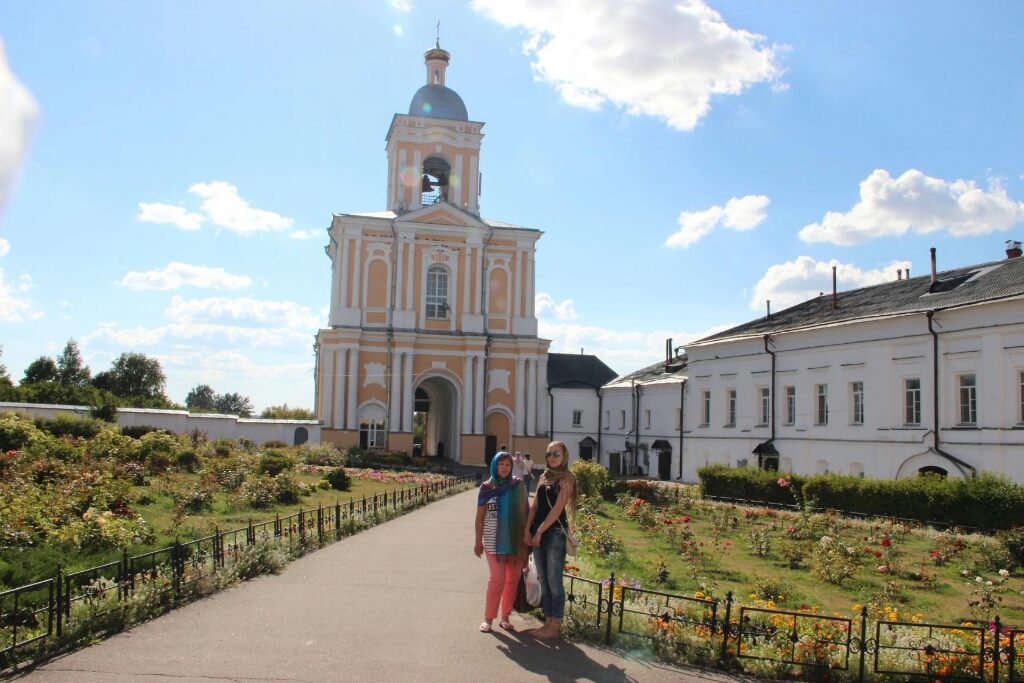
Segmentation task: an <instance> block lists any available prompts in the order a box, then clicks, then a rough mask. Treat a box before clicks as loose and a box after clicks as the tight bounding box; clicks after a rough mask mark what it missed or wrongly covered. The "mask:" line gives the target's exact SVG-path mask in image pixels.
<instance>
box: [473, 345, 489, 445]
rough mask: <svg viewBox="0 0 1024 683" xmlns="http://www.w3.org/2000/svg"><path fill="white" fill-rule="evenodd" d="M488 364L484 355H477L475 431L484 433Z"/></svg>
mask: <svg viewBox="0 0 1024 683" xmlns="http://www.w3.org/2000/svg"><path fill="white" fill-rule="evenodd" d="M485 365H486V364H485V363H484V357H483V356H477V357H476V375H475V376H474V379H475V380H476V392H475V393H474V395H473V405H474V406H475V407H474V408H473V410H474V419H473V433H474V434H483V433H484V369H485V367H484V366H485Z"/></svg>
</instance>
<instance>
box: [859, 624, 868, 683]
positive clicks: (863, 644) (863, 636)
mask: <svg viewBox="0 0 1024 683" xmlns="http://www.w3.org/2000/svg"><path fill="white" fill-rule="evenodd" d="M867 637H868V606H867V605H864V606H863V607H861V608H860V671H859V673H858V674H857V681H858V683H864V655H865V654H867V649H868V648H867Z"/></svg>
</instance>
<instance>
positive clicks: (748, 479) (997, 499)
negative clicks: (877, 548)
mask: <svg viewBox="0 0 1024 683" xmlns="http://www.w3.org/2000/svg"><path fill="white" fill-rule="evenodd" d="M697 474H698V476H699V477H700V482H701V491H702V493H704V494H706V495H714V496H723V497H729V498H741V499H744V500H752V501H763V502H766V503H793V502H794V494H796V499H798V500H803V499H804V498H806V499H807V500H809V501H813V505H815V507H818V508H822V509H830V510H841V511H845V512H854V513H860V514H865V515H872V516H878V517H901V518H905V519H916V520H920V521H923V522H934V523H937V524H940V525H952V526H961V527H971V528H979V529H991V530H998V529H1009V528H1011V527H1013V526H1014V525H1015V524H1019V523H1020V520H1021V519H1024V487H1022V486H1020V485H1018V484H1016V483H1014V482H1013V481H1011V480H1009V479H1007V478H1006V477H1002V476H999V475H996V474H992V473H991V472H983V473H981V474H979V475H978V476H977V477H975V478H973V479H944V478H941V477H938V476H936V475H919V476H916V477H912V478H909V479H897V480H892V479H861V478H860V477H853V476H848V475H839V474H829V475H817V476H813V477H801V476H800V475H795V474H794V475H790V474H783V475H780V473H778V472H766V471H763V470H758V469H752V468H730V467H726V466H723V465H713V466H710V467H703V468H701V469H699V470H698V471H697ZM780 476H785V477H787V478H789V479H791V481H792V484H791V487H792V490H790V487H788V486H787V487H782V486H779V484H778V480H779V477H780Z"/></svg>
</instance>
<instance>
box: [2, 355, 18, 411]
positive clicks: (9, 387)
mask: <svg viewBox="0 0 1024 683" xmlns="http://www.w3.org/2000/svg"><path fill="white" fill-rule="evenodd" d="M3 357H4V347H2V346H0V361H2V360H3ZM16 398H17V390H16V389H15V388H14V382H12V381H11V376H10V375H9V374H7V366H6V365H4V364H3V363H2V362H0V401H13V400H16Z"/></svg>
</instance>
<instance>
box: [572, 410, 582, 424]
mask: <svg viewBox="0 0 1024 683" xmlns="http://www.w3.org/2000/svg"><path fill="white" fill-rule="evenodd" d="M572 426H573V427H582V426H583V411H582V410H574V411H572Z"/></svg>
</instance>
